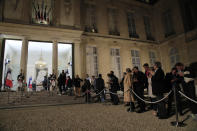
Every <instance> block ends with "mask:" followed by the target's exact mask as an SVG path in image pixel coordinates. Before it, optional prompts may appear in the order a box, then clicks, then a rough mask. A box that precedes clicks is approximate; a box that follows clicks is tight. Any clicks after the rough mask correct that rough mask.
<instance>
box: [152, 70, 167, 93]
mask: <svg viewBox="0 0 197 131" xmlns="http://www.w3.org/2000/svg"><path fill="white" fill-rule="evenodd" d="M164 77H165V75H164V72H163V70H162V69H161V68H159V69H158V70H157V71H156V72H155V74H154V76H152V79H151V80H152V90H153V94H154V95H158V94H162V93H164V91H165V89H164V86H165V85H164Z"/></svg>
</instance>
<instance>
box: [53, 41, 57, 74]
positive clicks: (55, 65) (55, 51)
mask: <svg viewBox="0 0 197 131" xmlns="http://www.w3.org/2000/svg"><path fill="white" fill-rule="evenodd" d="M52 69H53V71H52V72H53V73H54V74H55V75H56V76H57V75H58V43H57V41H56V40H55V41H53V60H52Z"/></svg>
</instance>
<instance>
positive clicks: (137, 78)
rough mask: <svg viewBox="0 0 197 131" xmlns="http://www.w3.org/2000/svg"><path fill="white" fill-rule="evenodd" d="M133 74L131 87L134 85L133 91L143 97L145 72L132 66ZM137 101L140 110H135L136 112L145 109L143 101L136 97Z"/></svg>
mask: <svg viewBox="0 0 197 131" xmlns="http://www.w3.org/2000/svg"><path fill="white" fill-rule="evenodd" d="M133 71H134V74H133V87H134V91H135V92H136V94H137V95H138V96H139V97H141V98H142V99H144V88H145V79H146V78H145V77H146V76H145V74H144V73H143V72H141V71H139V69H138V67H137V66H136V67H134V68H133ZM136 99H137V102H138V104H139V107H140V110H138V111H137V113H142V112H144V111H145V103H144V102H143V101H142V100H140V99H138V98H136Z"/></svg>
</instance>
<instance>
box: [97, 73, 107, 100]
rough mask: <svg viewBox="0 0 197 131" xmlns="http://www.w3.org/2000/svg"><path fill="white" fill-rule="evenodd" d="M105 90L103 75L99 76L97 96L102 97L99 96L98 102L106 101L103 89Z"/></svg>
mask: <svg viewBox="0 0 197 131" xmlns="http://www.w3.org/2000/svg"><path fill="white" fill-rule="evenodd" d="M104 88H105V82H104V80H103V78H102V75H101V74H99V77H98V78H97V79H96V90H97V92H96V93H97V94H98V93H100V95H98V100H97V101H103V100H104V91H103V89H104ZM101 91H103V92H101Z"/></svg>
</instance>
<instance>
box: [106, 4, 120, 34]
mask: <svg viewBox="0 0 197 131" xmlns="http://www.w3.org/2000/svg"><path fill="white" fill-rule="evenodd" d="M108 20H109V35H118V36H119V35H120V32H119V30H118V26H117V23H118V22H117V9H112V8H108Z"/></svg>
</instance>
